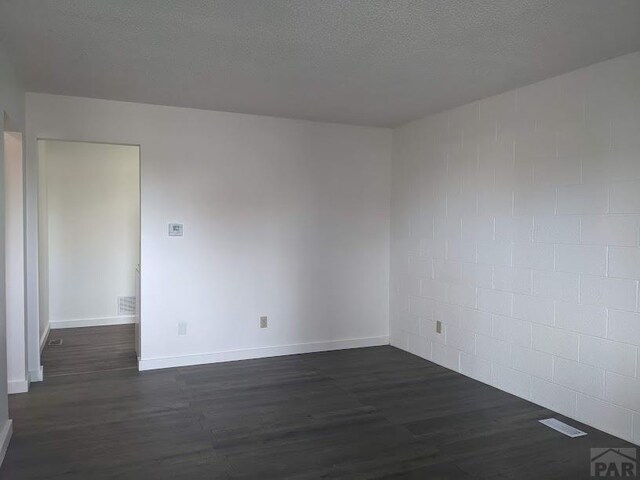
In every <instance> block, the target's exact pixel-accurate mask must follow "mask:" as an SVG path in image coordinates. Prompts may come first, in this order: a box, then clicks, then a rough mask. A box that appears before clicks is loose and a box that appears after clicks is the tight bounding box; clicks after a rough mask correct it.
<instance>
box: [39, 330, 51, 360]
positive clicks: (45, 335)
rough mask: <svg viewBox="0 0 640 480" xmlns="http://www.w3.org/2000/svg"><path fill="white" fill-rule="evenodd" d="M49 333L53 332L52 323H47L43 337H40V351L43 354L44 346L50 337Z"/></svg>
mask: <svg viewBox="0 0 640 480" xmlns="http://www.w3.org/2000/svg"><path fill="white" fill-rule="evenodd" d="M49 333H51V324H50V323H47V328H46V329H45V331H44V333H43V334H42V337H40V353H41V354H42V350H44V346H45V345H46V344H47V338H49Z"/></svg>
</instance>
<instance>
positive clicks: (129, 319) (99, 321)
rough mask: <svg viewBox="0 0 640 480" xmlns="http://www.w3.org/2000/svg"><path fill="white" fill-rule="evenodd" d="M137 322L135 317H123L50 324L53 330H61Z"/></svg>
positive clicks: (57, 321) (62, 321)
mask: <svg viewBox="0 0 640 480" xmlns="http://www.w3.org/2000/svg"><path fill="white" fill-rule="evenodd" d="M135 322H136V317H135V316H134V315H123V316H118V317H100V318H78V319H75V320H56V321H54V322H50V323H49V326H50V327H51V330H58V329H61V328H77V327H104V326H106V325H128V324H131V323H135Z"/></svg>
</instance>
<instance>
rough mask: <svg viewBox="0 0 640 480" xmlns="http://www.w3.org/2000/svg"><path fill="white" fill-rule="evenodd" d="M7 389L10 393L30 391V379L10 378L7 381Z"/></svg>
mask: <svg viewBox="0 0 640 480" xmlns="http://www.w3.org/2000/svg"><path fill="white" fill-rule="evenodd" d="M7 391H8V393H9V395H12V394H14V393H26V392H28V391H29V381H28V380H27V379H26V378H25V379H24V380H9V381H8V382H7Z"/></svg>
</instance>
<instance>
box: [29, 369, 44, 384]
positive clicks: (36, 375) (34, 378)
mask: <svg viewBox="0 0 640 480" xmlns="http://www.w3.org/2000/svg"><path fill="white" fill-rule="evenodd" d="M43 380H44V367H43V366H42V365H40V368H39V369H38V370H37V371H35V372H29V382H31V383H35V382H42V381H43Z"/></svg>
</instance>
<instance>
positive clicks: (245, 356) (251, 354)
mask: <svg viewBox="0 0 640 480" xmlns="http://www.w3.org/2000/svg"><path fill="white" fill-rule="evenodd" d="M388 344H389V337H388V336H384V337H369V338H355V339H349V340H334V341H329V342H314V343H298V344H294V345H280V346H276V347H260V348H248V349H244V350H227V351H224V352H213V353H201V354H195V355H181V356H177V357H156V358H146V359H140V360H139V361H138V370H140V371H143V370H156V369H161V368H173V367H186V366H189V365H204V364H207V363H220V362H232V361H236V360H249V359H252V358H266V357H279V356H282V355H296V354H299V353H314V352H326V351H329V350H346V349H349V348H362V347H377V346H380V345H388Z"/></svg>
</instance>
